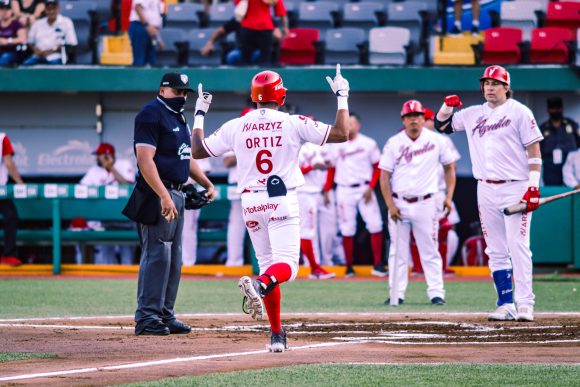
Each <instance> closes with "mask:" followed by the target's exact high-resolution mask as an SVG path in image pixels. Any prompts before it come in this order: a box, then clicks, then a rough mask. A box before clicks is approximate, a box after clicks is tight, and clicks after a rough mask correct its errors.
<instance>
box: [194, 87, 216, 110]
mask: <svg viewBox="0 0 580 387" xmlns="http://www.w3.org/2000/svg"><path fill="white" fill-rule="evenodd" d="M212 98H213V96H212V95H211V94H210V93H207V92H204V91H203V90H202V84H201V83H200V84H198V85H197V101H196V102H195V115H196V116H197V115H201V116H205V113H207V111H208V110H209V105H211V99H212Z"/></svg>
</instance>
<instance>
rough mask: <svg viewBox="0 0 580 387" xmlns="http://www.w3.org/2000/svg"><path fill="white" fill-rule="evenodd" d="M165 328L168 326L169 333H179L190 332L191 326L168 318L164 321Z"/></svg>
mask: <svg viewBox="0 0 580 387" xmlns="http://www.w3.org/2000/svg"><path fill="white" fill-rule="evenodd" d="M164 323H165V325H166V326H167V328H169V333H171V334H181V333H189V332H191V327H190V326H189V325H187V324H185V323H183V322H181V321H179V320H169V321H164Z"/></svg>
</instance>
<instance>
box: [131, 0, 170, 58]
mask: <svg viewBox="0 0 580 387" xmlns="http://www.w3.org/2000/svg"><path fill="white" fill-rule="evenodd" d="M129 20H130V22H131V23H130V24H129V39H131V48H132V50H133V66H145V65H146V64H149V65H151V66H153V65H155V59H156V49H157V45H158V44H159V45H160V46H161V47H163V42H162V41H161V40H160V39H159V32H160V31H161V27H162V25H163V4H162V2H161V1H160V0H134V1H133V4H132V5H131V15H130V16H129Z"/></svg>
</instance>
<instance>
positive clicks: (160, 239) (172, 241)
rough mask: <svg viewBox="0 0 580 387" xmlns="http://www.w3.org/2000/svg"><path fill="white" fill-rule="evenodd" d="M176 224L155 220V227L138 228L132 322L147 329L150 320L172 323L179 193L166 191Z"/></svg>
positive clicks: (179, 223) (177, 274) (180, 210)
mask: <svg viewBox="0 0 580 387" xmlns="http://www.w3.org/2000/svg"><path fill="white" fill-rule="evenodd" d="M169 193H170V194H171V198H172V199H173V203H174V204H175V208H176V209H177V212H178V213H179V217H178V218H177V220H175V221H173V222H171V223H167V220H165V218H164V217H163V216H159V220H158V221H157V224H154V225H144V224H138V225H137V226H138V230H139V240H140V243H141V263H140V264H139V282H138V285H137V311H136V312H135V322H137V323H142V324H145V325H147V324H148V322H151V321H152V320H158V321H163V322H168V321H172V320H174V319H175V312H174V310H173V307H174V306H175V299H176V298H177V290H178V288H179V280H180V278H181V233H182V231H183V211H184V208H185V197H184V194H183V192H181V191H178V190H175V189H171V190H169Z"/></svg>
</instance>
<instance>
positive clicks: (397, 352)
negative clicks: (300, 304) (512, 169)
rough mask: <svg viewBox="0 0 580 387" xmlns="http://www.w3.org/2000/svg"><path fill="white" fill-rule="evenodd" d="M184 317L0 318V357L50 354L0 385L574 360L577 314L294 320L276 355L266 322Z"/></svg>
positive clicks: (578, 346)
mask: <svg viewBox="0 0 580 387" xmlns="http://www.w3.org/2000/svg"><path fill="white" fill-rule="evenodd" d="M182 319H183V320H184V321H185V322H187V323H189V324H191V325H192V327H193V328H194V329H193V332H192V333H191V334H188V335H170V336H166V337H152V336H141V337H137V336H134V335H133V324H132V321H131V319H130V318H129V317H102V318H77V319H28V320H0V352H32V353H53V354H56V355H57V356H58V357H57V358H53V359H33V360H21V361H12V362H7V363H0V384H4V383H8V384H14V385H20V384H37V385H38V384H40V385H110V384H115V383H124V382H134V381H143V380H155V379H160V378H164V377H171V376H184V375H200V374H206V373H212V372H225V371H233V370H246V369H255V368H264V367H278V366H285V365H293V364H310V363H447V362H450V363H506V362H509V363H553V364H563V363H576V364H578V363H580V315H579V314H558V315H556V314H553V315H540V316H538V318H537V321H535V322H533V323H516V322H511V323H490V322H487V321H485V316H484V315H478V314H455V313H450V314H425V313H407V314H404V313H400V314H393V313H391V314H387V313H384V314H370V313H369V314H364V313H361V314H320V315H315V316H313V315H297V314H293V315H287V316H285V318H284V324H285V326H286V327H287V330H288V332H289V344H290V346H291V350H289V351H287V352H285V353H282V354H273V353H269V352H267V350H266V344H267V343H268V342H269V333H268V326H267V322H260V323H256V322H254V321H252V320H249V318H247V317H246V316H239V315H213V316H211V315H186V316H183V317H182ZM459 346H461V349H459V348H458V347H459ZM500 347H501V351H498V348H500ZM498 354H500V355H499V356H501V357H498ZM45 373H54V374H52V375H51V376H48V377H47V375H42V374H45ZM34 374H41V375H34ZM13 377H20V378H18V379H12V378H13Z"/></svg>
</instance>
